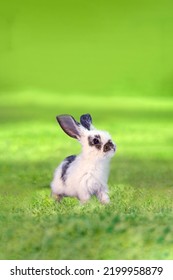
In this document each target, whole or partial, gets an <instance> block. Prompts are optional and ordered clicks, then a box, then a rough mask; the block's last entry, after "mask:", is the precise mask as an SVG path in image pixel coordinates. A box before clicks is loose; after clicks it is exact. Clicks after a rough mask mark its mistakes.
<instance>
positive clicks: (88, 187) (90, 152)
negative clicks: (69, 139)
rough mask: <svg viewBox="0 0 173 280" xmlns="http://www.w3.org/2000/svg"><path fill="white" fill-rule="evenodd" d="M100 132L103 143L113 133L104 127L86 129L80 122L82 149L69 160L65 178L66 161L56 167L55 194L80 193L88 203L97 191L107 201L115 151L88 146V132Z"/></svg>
mask: <svg viewBox="0 0 173 280" xmlns="http://www.w3.org/2000/svg"><path fill="white" fill-rule="evenodd" d="M94 135H100V137H101V142H102V144H103V145H104V144H105V143H107V141H108V140H109V139H111V137H110V135H109V134H108V133H107V132H104V131H98V130H96V129H94V127H93V126H92V130H87V129H85V128H84V127H82V126H80V139H78V140H79V141H80V143H81V145H82V152H81V154H80V155H78V156H77V157H76V158H75V160H74V161H73V162H72V163H70V165H69V167H68V169H67V172H66V180H65V181H63V180H62V178H61V174H62V166H63V164H64V163H65V161H63V162H62V163H61V164H60V165H59V166H58V168H57V169H56V170H55V174H54V178H53V181H52V182H51V189H52V195H53V196H55V197H57V198H58V197H60V198H62V197H63V196H71V197H77V198H78V199H79V200H80V202H81V203H85V202H86V201H88V200H89V199H90V197H91V196H92V195H96V196H97V197H98V199H99V200H100V202H101V203H108V202H109V196H108V186H107V181H108V175H109V162H110V159H111V157H112V156H113V155H114V153H115V151H114V150H111V151H109V152H107V153H105V152H103V145H102V148H101V150H98V149H96V147H95V146H89V144H88V136H94Z"/></svg>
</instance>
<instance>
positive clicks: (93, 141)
mask: <svg viewBox="0 0 173 280" xmlns="http://www.w3.org/2000/svg"><path fill="white" fill-rule="evenodd" d="M88 144H89V146H91V147H92V146H95V147H96V149H98V150H101V147H102V143H101V137H100V135H94V137H92V136H88Z"/></svg>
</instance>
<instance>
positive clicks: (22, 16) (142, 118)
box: [0, 0, 173, 259]
mask: <svg viewBox="0 0 173 280" xmlns="http://www.w3.org/2000/svg"><path fill="white" fill-rule="evenodd" d="M172 32H173V2H172V1H168V0H165V1H154V0H150V1H149V0H146V1H135V0H132V1H125V0H122V1H110V0H104V1H103V0H100V1H98V0H92V1H91V0H88V1H84V0H78V1H77V0H74V1H72V0H71V1H70V0H64V1H59V0H57V1H53V0H49V1H45V0H42V1H40V0H37V1H33V0H31V1H27V0H26V1H19V0H15V1H12V0H11V1H10V0H6V1H3V0H0V125H1V127H0V205H1V206H0V259H52V258H53V259H172V258H173V253H172V252H173V243H172V236H173V221H172V217H173V188H172V187H173V183H172V182H173V157H172V156H173V146H172V143H173V130H172V127H173V98H172V97H173V52H172V50H173V36H172ZM88 112H90V113H91V114H92V116H93V121H94V125H95V126H96V127H98V128H99V129H105V130H107V131H109V132H110V134H111V135H112V138H113V140H114V141H115V142H116V144H117V147H118V149H117V153H116V155H115V157H114V158H113V160H112V164H111V173H110V180H109V187H110V198H111V204H110V205H108V206H106V207H104V206H102V205H100V204H99V203H98V202H97V200H96V199H95V198H93V199H92V200H91V202H90V203H89V204H88V205H86V206H83V207H81V206H80V205H79V204H78V202H77V201H76V200H75V199H71V198H65V199H64V200H63V202H62V204H61V205H59V204H55V203H54V202H53V201H52V200H51V199H50V188H49V184H50V181H51V180H52V176H53V172H54V169H55V167H56V166H57V165H58V164H59V163H60V161H61V160H62V159H63V158H65V157H66V156H68V155H70V154H75V153H79V152H80V147H79V145H78V143H76V142H75V141H74V140H73V139H70V138H69V137H67V135H65V134H64V133H63V132H62V131H61V129H60V128H59V127H58V126H57V123H56V120H55V116H56V115H57V114H61V113H68V114H72V115H73V116H74V117H75V118H76V119H79V117H80V115H81V114H83V113H88ZM88 244H90V246H88ZM84 248H85V250H84Z"/></svg>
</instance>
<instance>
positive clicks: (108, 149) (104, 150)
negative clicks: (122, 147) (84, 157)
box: [103, 140, 115, 153]
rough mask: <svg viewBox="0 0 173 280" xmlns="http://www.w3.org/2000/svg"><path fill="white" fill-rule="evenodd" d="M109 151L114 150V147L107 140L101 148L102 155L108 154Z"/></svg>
mask: <svg viewBox="0 0 173 280" xmlns="http://www.w3.org/2000/svg"><path fill="white" fill-rule="evenodd" d="M110 150H115V146H114V144H113V143H112V141H111V140H109V141H108V142H107V143H106V144H105V145H104V147H103V152H104V153H107V152H109V151H110Z"/></svg>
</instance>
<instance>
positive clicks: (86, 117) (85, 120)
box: [80, 114, 94, 130]
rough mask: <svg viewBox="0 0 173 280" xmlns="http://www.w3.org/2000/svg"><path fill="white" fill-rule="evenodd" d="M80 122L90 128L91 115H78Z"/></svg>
mask: <svg viewBox="0 0 173 280" xmlns="http://www.w3.org/2000/svg"><path fill="white" fill-rule="evenodd" d="M80 123H81V124H82V125H83V126H84V127H85V128H86V129H88V130H92V129H93V128H94V127H93V125H92V117H91V115H90V114H84V115H82V116H81V117H80Z"/></svg>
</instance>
